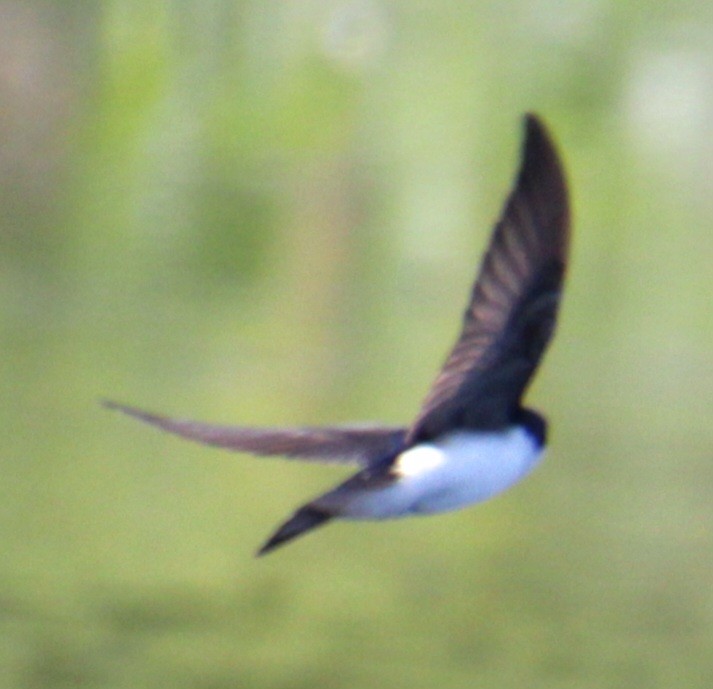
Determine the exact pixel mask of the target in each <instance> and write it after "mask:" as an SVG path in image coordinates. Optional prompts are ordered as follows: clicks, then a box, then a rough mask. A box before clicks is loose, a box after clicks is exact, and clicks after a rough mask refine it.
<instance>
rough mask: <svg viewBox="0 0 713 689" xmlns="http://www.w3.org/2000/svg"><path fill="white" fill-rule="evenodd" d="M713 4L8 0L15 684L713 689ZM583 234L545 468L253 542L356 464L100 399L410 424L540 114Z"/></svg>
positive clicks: (5, 656) (1, 666)
mask: <svg viewBox="0 0 713 689" xmlns="http://www.w3.org/2000/svg"><path fill="white" fill-rule="evenodd" d="M712 30H713V13H712V12H711V5H710V3H704V2H693V1H688V2H686V1H684V2H660V3H656V4H650V3H638V4H637V3H619V2H615V0H577V1H574V2H565V1H564V0H535V1H534V2H533V1H532V0H517V1H516V0H507V1H505V2H470V1H468V2H438V3H436V2H433V3H426V2H411V1H409V0H400V1H397V0H394V1H392V2H379V1H378V0H351V1H346V0H342V1H339V0H313V1H307V0H294V1H291V2H275V3H271V2H258V1H254V0H253V1H252V2H248V1H238V0H233V1H232V2H228V1H227V0H201V1H200V2H199V1H198V0H173V1H171V0H141V1H139V0H115V1H113V2H112V1H108V0H104V1H103V2H99V3H89V2H74V3H69V2H59V1H57V2H40V1H39V0H32V1H30V2H28V1H26V0H22V1H21V0H3V1H2V2H0V103H1V104H2V107H1V108H0V141H1V143H0V203H1V204H2V219H1V220H0V241H1V242H2V247H1V250H0V309H1V311H0V316H1V319H0V328H1V330H0V333H1V337H2V339H1V343H2V350H1V351H2V358H0V367H1V370H2V381H3V384H2V393H1V394H2V395H3V399H2V404H1V406H0V424H1V425H0V430H1V431H2V437H3V442H2V446H3V447H2V450H1V451H0V458H1V461H2V479H1V480H0V687H2V688H3V689H4V688H5V687H27V688H33V689H34V688H50V687H51V688H64V687H72V688H80V689H81V688H84V687H107V688H114V687H116V688H119V687H120V688H126V689H143V688H144V687H146V688H149V687H151V688H154V687H177V688H179V689H182V688H184V687H185V688H196V689H223V688H227V687H255V688H267V687H280V688H287V689H307V688H311V687H334V688H337V689H342V688H344V689H352V688H355V689H356V688H358V687H369V686H376V687H380V686H384V687H387V686H388V687H393V688H396V689H400V688H402V687H403V688H407V687H408V688H414V687H415V688H417V689H418V688H420V687H424V688H431V687H439V688H441V689H451V688H461V687H462V688H466V687H468V688H470V687H473V686H476V687H497V688H498V689H509V688H512V687H518V688H519V687H527V688H533V687H534V688H538V687H542V688H545V687H547V688H548V689H549V688H553V687H555V688H559V687H568V688H569V687H572V688H577V689H579V688H582V689H586V688H597V689H598V688H622V689H623V688H626V689H635V688H638V687H642V688H647V689H651V688H654V689H656V688H658V687H661V688H662V689H663V688H666V689H670V688H671V687H686V688H687V689H696V688H701V689H703V688H706V689H708V687H710V686H712V685H713V429H712V427H711V411H713V364H712V363H711V341H712V340H713V309H712V308H711V304H712V301H713V297H712V291H713V274H712V272H711V271H712V266H713V223H712V220H713V201H712V198H713V193H712V192H713V166H712V164H711V160H713V77H712V74H713V47H712V46H713V44H712V43H711V40H710V37H711V31H712ZM528 110H533V111H536V112H538V113H540V114H541V115H542V117H543V118H544V119H545V121H546V122H547V123H548V124H549V126H550V128H551V130H552V132H553V133H554V135H555V138H556V139H557V141H558V143H559V145H560V148H561V151H562V154H563V157H564V159H565V162H566V165H567V169H568V174H569V178H570V183H571V187H572V190H573V197H574V198H573V201H574V208H575V241H574V247H573V248H574V250H573V257H572V265H571V270H570V274H569V281H568V285H567V293H566V299H565V302H564V307H563V312H562V318H561V322H560V328H559V331H558V336H557V338H556V340H555V342H554V345H553V347H552V349H551V350H550V352H549V355H548V357H547V358H546V361H545V365H544V366H543V368H542V369H541V371H540V375H539V377H538V379H537V381H536V383H535V385H534V386H533V389H532V390H531V393H530V395H529V400H530V402H531V403H532V404H533V405H534V406H537V407H539V408H541V409H543V410H544V411H545V412H546V413H547V415H548V416H549V418H550V420H551V423H552V433H551V438H552V446H551V451H550V453H549V456H548V458H547V461H546V462H544V463H543V465H542V466H541V467H540V468H539V469H538V471H537V472H536V473H535V474H534V475H533V476H532V477H531V478H530V480H528V481H526V482H524V483H523V484H521V485H520V486H518V487H517V488H516V489H514V490H512V491H510V492H509V493H507V494H506V495H503V496H502V497H500V498H499V499H497V500H494V501H491V502H489V503H487V504H484V505H481V506H479V507H476V508H473V509H470V510H467V511H463V512H459V513H454V514H449V515H443V516H439V517H434V518H431V519H425V520H422V521H418V520H404V521H402V522H390V523H384V524H373V523H362V524H356V525H355V524H336V525H334V526H331V527H329V528H327V529H325V530H324V531H320V532H318V533H315V534H314V535H312V536H309V537H307V538H305V539H304V540H301V541H298V542H296V543H295V544H294V545H290V546H289V547H287V548H285V549H284V550H280V551H278V552H276V553H275V554H274V555H271V556H270V557H268V558H265V559H261V560H255V559H253V552H254V551H255V549H256V548H257V546H258V545H259V544H260V543H261V542H262V541H263V539H264V538H265V537H266V536H267V535H268V533H269V532H270V530H271V529H272V528H273V527H274V526H275V525H276V524H277V523H278V522H279V521H280V520H281V519H282V518H284V517H285V516H286V515H287V514H288V513H289V511H290V510H291V509H292V508H293V507H295V506H296V505H297V504H298V503H300V502H301V501H303V500H304V499H305V498H308V497H310V496H312V495H313V494H315V493H318V492H320V491H321V490H323V489H324V488H325V487H327V486H329V485H331V484H332V483H334V482H336V481H337V480H338V479H340V478H342V477H343V476H344V475H345V474H346V473H347V472H345V471H344V470H343V468H339V467H336V468H335V467H328V466H327V467H325V466H315V465H296V464H293V463H288V462H281V461H280V460H275V461H269V460H261V461H256V460H253V459H251V458H249V457H244V456H238V455H230V454H227V453H224V452H220V451H218V450H214V449H209V448H202V447H200V446H197V445H193V444H190V443H187V442H182V441H180V440H178V439H175V438H173V437H169V436H165V435H162V434H160V433H158V432H156V431H154V430H153V429H148V428H146V427H143V426H141V425H139V424H137V423H133V422H131V421H130V420H128V419H125V418H122V417H120V416H118V415H116V414H111V413H109V412H107V411H105V410H103V409H102V408H100V406H99V405H98V400H99V399H100V398H101V397H110V398H114V399H118V400H121V401H125V402H129V403H134V404H137V405H139V406H143V407H145V408H149V409H154V410H157V411H163V412H165V413H169V414H175V415H181V416H188V417H194V418H198V419H204V420H211V421H215V422H226V423H228V422H235V423H238V422H240V423H245V424H275V425H278V424H319V423H332V422H342V423H343V422H346V421H350V420H383V421H386V422H389V423H401V422H406V421H408V420H409V419H410V418H412V416H413V415H414V414H415V412H416V409H417V407H418V403H419V401H420V399H421V398H422V397H423V395H424V394H425V391H426V389H427V387H428V385H429V383H430V381H431V379H432V378H433V376H434V374H435V372H436V370H437V369H438V367H439V365H440V363H441V361H442V359H443V357H444V356H445V354H446V351H447V349H448V347H450V345H451V343H452V341H453V339H454V337H455V335H456V332H457V328H458V320H459V318H460V314H461V312H462V309H463V307H464V304H465V299H466V295H467V293H468V289H469V284H470V281H471V280H472V277H473V275H474V273H475V268H476V265H477V264H478V262H479V260H480V256H481V252H482V250H483V248H484V245H485V242H486V241H487V238H488V234H489V231H490V227H491V224H492V221H493V219H494V218H495V217H496V215H497V213H498V210H499V207H500V204H501V202H502V201H503V199H504V197H505V194H506V192H507V189H508V187H509V184H510V181H511V178H512V176H513V174H514V171H515V167H516V163H517V155H518V150H519V146H520V140H521V120H520V118H521V115H522V113H523V112H525V111H528Z"/></svg>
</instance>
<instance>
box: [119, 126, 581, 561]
mask: <svg viewBox="0 0 713 689" xmlns="http://www.w3.org/2000/svg"><path fill="white" fill-rule="evenodd" d="M568 244H569V208H568V199H567V190H566V185H565V182H564V176H563V174H562V170H561V166H560V163H559V159H558V157H557V154H556V152H555V150H554V147H553V145H552V143H551V141H550V139H549V137H548V135H547V133H546V131H545V129H544V127H543V126H542V124H541V123H540V122H539V120H538V119H537V118H536V117H534V116H533V115H529V116H527V118H526V138H525V145H524V150H523V160H522V165H521V168H520V172H519V174H518V177H517V179H516V182H515V185H514V188H513V190H512V192H511V194H510V196H509V198H508V201H507V203H506V204H505V207H504V209H503V212H502V215H501V217H500V219H499V221H498V223H497V224H496V226H495V230H494V232H493V237H492V239H491V242H490V246H489V248H488V251H487V253H486V256H485V259H484V261H483V265H482V267H481V270H480V274H479V276H478V279H477V280H476V282H475V285H474V286H473V290H472V293H471V297H470V301H469V304H468V307H467V309H466V312H465V315H464V318H463V326H462V330H461V334H460V337H459V338H458V340H457V342H456V344H455V346H454V347H453V350H452V351H451V353H450V355H449V356H448V358H447V359H446V362H445V364H444V366H443V368H442V369H441V372H440V374H439V375H438V377H437V378H436V381H435V382H434V384H433V386H432V387H431V390H430V392H429V394H428V395H427V397H426V399H425V401H424V403H423V405H422V407H421V410H420V412H419V414H418V415H417V417H416V420H415V421H414V422H413V423H412V424H411V425H410V426H409V427H403V428H398V427H396V428H390V427H382V426H375V427H365V426H355V427H333V428H301V429H300V428H297V429H280V428H275V429H270V428H250V427H241V426H214V425H211V424H204V423H199V422H195V421H184V420H180V419H171V418H167V417H164V416H160V415H156V414H152V413H149V412H145V411H142V410H139V409H135V408H133V407H127V406H124V405H119V404H116V403H107V406H110V407H112V408H116V409H119V410H121V411H123V412H125V413H127V414H129V415H131V416H134V417H135V418H138V419H140V420H142V421H145V422H147V423H150V424H152V425H154V426H158V427H159V428H162V429H163V430H166V431H169V432H171V433H175V434H177V435H180V436H183V437H186V438H189V439H192V440H196V441H199V442H202V443H206V444H209V445H215V446H217V447H223V448H228V449H232V450H237V451H242V452H250V453H253V454H257V455H266V456H271V455H283V456H286V457H293V458H296V459H308V460H317V461H337V462H351V463H356V464H357V465H359V466H360V469H359V471H357V473H356V474H354V475H353V476H351V477H350V478H348V479H347V480H346V481H344V482H343V483H341V484H339V485H338V486H336V487H335V488H334V489H332V490H330V491H328V492H326V493H324V494H323V495H321V496H318V497H317V498H315V499H314V500H312V501H310V502H309V503H307V504H306V505H304V506H303V507H300V508H299V509H298V510H297V511H296V512H295V513H294V514H293V515H292V516H291V517H290V518H289V519H288V520H287V521H286V522H285V523H284V524H283V525H282V526H281V527H280V528H279V529H278V530H277V531H276V532H275V534H274V535H273V536H272V537H271V538H270V539H269V540H268V541H267V543H266V544H265V545H264V546H263V547H262V548H261V550H260V554H263V553H267V552H269V551H271V550H272V549H274V548H275V547H277V546H279V545H281V544H282V543H285V542H287V541H289V540H291V539H293V538H295V537H297V536H299V535H301V534H303V533H305V532H307V531H309V530H310V529H313V528H315V527H317V526H319V525H321V524H324V523H325V522H327V521H329V520H331V519H335V518H338V519H390V518H396V517H403V516H409V515H417V514H433V513H438V512H446V511H450V510H456V509H460V508H462V507H466V506H468V505H470V504H473V503H477V502H481V501H483V500H486V499H488V498H490V497H492V496H494V495H496V494H498V493H500V492H502V491H504V490H506V489H507V488H509V487H510V486H512V485H513V484H515V483H517V482H518V481H519V480H521V479H522V478H523V477H524V476H525V475H527V474H528V473H529V472H530V471H531V470H532V468H533V467H534V466H535V465H536V464H537V462H538V461H539V459H540V458H541V456H542V454H543V452H544V447H545V436H546V422H545V420H544V418H543V417H542V416H540V415H539V414H538V413H537V412H534V411H532V410H530V409H526V408H524V407H523V406H522V403H521V399H522V396H523V393H524V391H525V389H526V387H527V385H528V383H529V381H530V379H531V377H532V375H533V373H534V371H535V370H536V368H537V366H538V364H539V362H540V359H541V356H542V354H543V352H544V350H545V348H546V346H547V344H548V342H549V340H550V338H551V336H552V332H553V330H554V325H555V320H556V315H557V309H558V304H559V297H560V293H561V286H562V280H563V276H564V272H565V267H566V261H567V252H568Z"/></svg>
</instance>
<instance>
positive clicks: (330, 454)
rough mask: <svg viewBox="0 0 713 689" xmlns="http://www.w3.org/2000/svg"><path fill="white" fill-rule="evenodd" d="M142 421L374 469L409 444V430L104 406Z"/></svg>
mask: <svg viewBox="0 0 713 689" xmlns="http://www.w3.org/2000/svg"><path fill="white" fill-rule="evenodd" d="M104 406H106V407H108V408H109V409H117V410H119V411H121V412H123V413H124V414H128V415H129V416H133V417H134V418H135V419H138V420H139V421H144V422H145V423H148V424H151V425H152V426H156V427H158V428H160V429H162V430H164V431H168V432H169V433H174V434H175V435H180V436H181V437H183V438H188V439H189V440H194V441H196V442H199V443H203V444H205V445H214V446H215V447H222V448H225V449H227V450H235V451H237V452H248V453H250V454H253V455H261V456H273V455H279V456H283V457H292V458H295V459H305V460H314V461H318V462H342V463H354V464H361V465H363V466H368V465H369V464H370V463H371V462H372V461H375V460H379V459H383V458H384V457H386V456H387V455H389V454H395V453H397V452H398V451H399V450H400V449H401V448H402V446H403V443H404V438H405V436H406V430H407V429H405V428H395V427H381V426H344V427H336V428H246V427H243V426H215V425H212V424H207V423H201V422H198V421H188V420H184V419H172V418H168V417H165V416H160V415H159V414H153V413H151V412H147V411H143V410H141V409H136V408H135V407H128V406H126V405H123V404H118V403H116V402H104Z"/></svg>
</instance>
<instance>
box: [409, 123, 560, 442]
mask: <svg viewBox="0 0 713 689" xmlns="http://www.w3.org/2000/svg"><path fill="white" fill-rule="evenodd" d="M568 245H569V203H568V196H567V188H566V184H565V179H564V174H563V172H562V167H561V164H560V161H559V158H558V156H557V152H556V151H555V148H554V145H553V144H552V141H551V139H550V137H549V135H548V134H547V131H546V130H545V128H544V125H543V124H542V123H541V122H540V121H539V120H538V118H537V117H536V116H534V115H528V116H527V117H526V118H525V143H524V146H523V154H522V163H521V167H520V171H519V173H518V176H517V179H516V182H515V185H514V188H513V190H512V192H511V193H510V196H509V198H508V200H507V202H506V204H505V207H504V209H503V212H502V214H501V217H500V219H499V220H498V222H497V224H496V226H495V229H494V231H493V236H492V239H491V242H490V246H489V248H488V251H487V253H486V255H485V258H484V259H483V264H482V267H481V270H480V274H479V276H478V279H477V280H476V282H475V284H474V286H473V290H472V293H471V299H470V303H469V304H468V307H467V309H466V312H465V315H464V318H463V327H462V331H461V334H460V337H459V339H458V341H457V342H456V344H455V346H454V347H453V349H452V351H451V353H450V355H449V356H448V358H447V359H446V362H445V364H444V366H443V368H442V369H441V372H440V373H439V375H438V377H437V378H436V380H435V382H434V383H433V386H432V387H431V390H430V391H429V393H428V395H427V397H426V399H425V401H424V403H423V406H422V408H421V410H420V412H419V415H418V417H417V418H416V421H415V422H414V424H413V425H412V427H411V429H410V430H409V434H408V438H407V442H409V443H410V442H416V441H418V440H425V439H428V438H431V437H434V436H436V435H438V434H439V433H441V432H443V431H444V430H447V429H448V428H452V427H454V426H460V427H469V428H474V429H495V428H500V427H503V426H505V425H506V424H508V423H509V422H511V420H512V418H511V417H512V415H513V412H514V411H515V410H516V409H517V408H518V406H519V402H520V398H521V397H522V395H523V393H524V391H525V389H526V387H527V385H528V383H529V381H530V379H531V377H532V375H533V373H534V371H535V369H536V368H537V365H538V364H539V361H540V359H541V357H542V354H543V352H544V350H545V348H546V346H547V344H548V342H549V340H550V338H551V336H552V333H553V330H554V325H555V319H556V316H557V309H558V304H559V297H560V293H561V288H562V280H563V276H564V272H565V266H566V262H567V253H568Z"/></svg>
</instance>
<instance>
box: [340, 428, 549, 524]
mask: <svg viewBox="0 0 713 689" xmlns="http://www.w3.org/2000/svg"><path fill="white" fill-rule="evenodd" d="M541 456H542V448H540V447H538V445H537V443H536V442H535V440H534V439H533V438H532V437H531V436H530V435H529V434H528V433H527V432H526V431H525V430H524V429H522V428H518V427H515V428H512V429H510V430H508V431H504V432H492V433H474V432H469V431H455V432H453V433H450V434H448V435H446V436H444V437H443V438H442V439H441V440H439V441H438V442H436V443H433V444H430V443H429V444H422V445H417V446H416V447H413V448H411V449H409V450H406V451H405V452H403V453H402V454H401V455H400V456H399V457H398V458H397V460H396V462H395V464H394V470H395V472H396V473H397V474H398V475H399V476H400V478H399V479H398V480H397V481H395V482H394V483H392V484H390V485H389V486H387V487H385V488H382V489H376V490H374V489H372V490H366V491H363V492H360V493H359V494H356V495H353V496H351V498H350V499H349V500H348V504H347V505H345V508H346V509H344V511H343V512H342V514H341V516H344V517H347V518H352V519H386V518H389V517H400V516H407V515H409V514H431V513H435V512H447V511H450V510H457V509H460V508H462V507H465V506H467V505H471V504H473V503H476V502H481V501H483V500H487V499H488V498H490V497H492V496H493V495H496V494H498V493H500V492H502V491H504V490H505V489H507V488H509V487H510V486H512V485H513V484H515V483H517V482H518V481H519V480H520V479H522V478H523V477H524V476H526V475H527V474H528V473H529V472H530V471H531V470H532V468H533V467H534V466H535V465H536V464H537V462H538V460H539V459H540V457H541Z"/></svg>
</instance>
